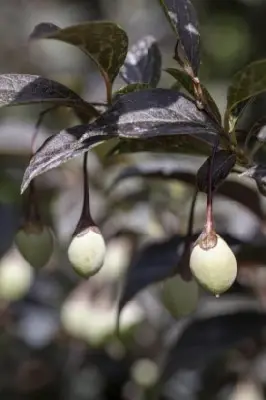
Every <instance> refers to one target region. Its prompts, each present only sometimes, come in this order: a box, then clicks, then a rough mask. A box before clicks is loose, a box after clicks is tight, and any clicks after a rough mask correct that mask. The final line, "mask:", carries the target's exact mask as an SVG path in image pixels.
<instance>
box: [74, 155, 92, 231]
mask: <svg viewBox="0 0 266 400" xmlns="http://www.w3.org/2000/svg"><path fill="white" fill-rule="evenodd" d="M87 164H88V153H87V152H86V153H85V154H84V156H83V168H82V169H83V205H82V211H81V216H80V219H79V221H78V224H77V226H76V229H75V231H74V232H73V236H75V235H77V234H79V233H80V232H82V231H83V230H84V229H87V228H89V227H90V226H95V222H94V221H93V219H92V217H91V212H90V190H89V180H88V171H87Z"/></svg>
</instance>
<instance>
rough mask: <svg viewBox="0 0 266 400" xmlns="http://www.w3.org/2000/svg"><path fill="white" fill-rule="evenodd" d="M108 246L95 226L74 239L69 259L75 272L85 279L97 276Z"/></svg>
mask: <svg viewBox="0 0 266 400" xmlns="http://www.w3.org/2000/svg"><path fill="white" fill-rule="evenodd" d="M105 253H106V246H105V241H104V238H103V236H102V234H101V232H100V231H99V229H98V228H97V227H95V226H93V227H89V228H88V229H85V230H83V231H82V232H80V233H78V234H76V236H74V237H73V239H72V241H71V243H70V245H69V248H68V258H69V261H70V263H71V264H72V265H73V268H74V270H75V271H76V272H77V273H78V274H79V275H81V276H83V277H84V278H88V277H90V276H92V275H94V274H96V273H97V272H98V271H99V270H100V268H101V267H102V265H103V263H104V258H105Z"/></svg>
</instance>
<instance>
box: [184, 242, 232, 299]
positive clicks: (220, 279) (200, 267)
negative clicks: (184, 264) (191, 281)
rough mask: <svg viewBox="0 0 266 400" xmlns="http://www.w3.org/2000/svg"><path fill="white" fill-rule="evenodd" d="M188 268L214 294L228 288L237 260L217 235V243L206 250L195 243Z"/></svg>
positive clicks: (230, 284)
mask: <svg viewBox="0 0 266 400" xmlns="http://www.w3.org/2000/svg"><path fill="white" fill-rule="evenodd" d="M190 269H191V272H192V274H193V275H194V277H195V279H196V280H197V281H198V282H199V284H201V285H202V286H203V287H204V288H205V289H207V290H209V291H210V292H211V293H214V294H215V295H219V294H221V293H224V292H225V291H226V290H228V289H229V288H230V287H231V286H232V284H233V283H234V281H235V279H236V276H237V261H236V258H235V255H234V253H233V252H232V250H231V249H230V247H229V246H228V245H227V243H226V242H225V241H224V240H223V239H222V238H221V237H220V236H219V235H217V243H216V245H215V246H214V247H212V248H210V249H208V250H206V249H204V248H202V247H201V246H200V244H196V245H195V246H194V248H193V250H192V252H191V256H190Z"/></svg>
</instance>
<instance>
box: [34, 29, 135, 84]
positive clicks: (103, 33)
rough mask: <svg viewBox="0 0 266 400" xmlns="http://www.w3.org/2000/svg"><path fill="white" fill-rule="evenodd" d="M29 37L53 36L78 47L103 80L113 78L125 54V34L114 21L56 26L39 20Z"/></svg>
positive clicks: (49, 37) (52, 37) (45, 37)
mask: <svg viewBox="0 0 266 400" xmlns="http://www.w3.org/2000/svg"><path fill="white" fill-rule="evenodd" d="M30 38H31V39H56V40H61V41H62V42H65V43H69V44H72V45H74V46H77V47H79V48H80V49H81V50H82V51H83V52H84V53H85V54H87V55H88V56H89V57H90V58H91V59H92V60H93V61H94V62H95V63H96V64H97V66H98V68H99V69H100V71H101V73H102V75H103V77H104V79H105V81H106V79H108V80H109V81H110V82H113V81H114V79H115V77H116V76H117V74H118V72H119V69H120V67H121V66H122V65H123V62H124V60H125V57H126V54H127V47H128V38H127V34H126V33H125V32H124V31H123V29H121V28H120V27H119V26H118V25H116V24H114V23H113V22H105V21H92V22H83V23H81V24H79V25H74V26H69V27H67V28H62V29H61V28H59V27H58V26H56V25H54V24H51V23H41V24H39V25H37V26H36V27H35V28H34V31H33V32H32V34H31V35H30Z"/></svg>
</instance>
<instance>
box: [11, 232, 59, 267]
mask: <svg viewBox="0 0 266 400" xmlns="http://www.w3.org/2000/svg"><path fill="white" fill-rule="evenodd" d="M15 243H16V246H17V249H18V250H19V252H20V253H21V255H22V256H23V257H24V258H25V260H26V261H27V262H28V263H29V264H31V265H32V266H33V267H34V268H42V267H44V266H45V265H46V264H47V263H48V261H49V260H50V258H51V255H52V253H53V249H54V238H53V234H52V232H51V229H50V228H49V227H47V226H42V225H39V224H29V225H27V226H25V227H23V228H21V229H19V230H18V232H17V234H16V236H15Z"/></svg>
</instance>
